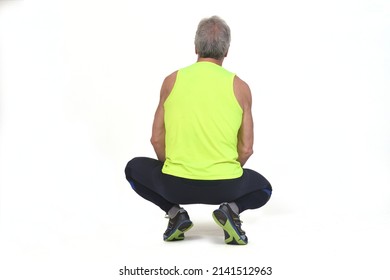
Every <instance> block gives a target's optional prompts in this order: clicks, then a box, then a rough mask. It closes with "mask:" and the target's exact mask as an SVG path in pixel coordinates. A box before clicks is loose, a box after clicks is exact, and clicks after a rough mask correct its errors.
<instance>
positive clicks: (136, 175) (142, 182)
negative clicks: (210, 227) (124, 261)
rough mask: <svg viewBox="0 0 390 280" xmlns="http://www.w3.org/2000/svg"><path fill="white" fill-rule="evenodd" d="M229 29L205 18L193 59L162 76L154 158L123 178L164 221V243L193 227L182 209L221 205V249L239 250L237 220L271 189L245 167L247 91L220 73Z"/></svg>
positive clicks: (249, 123)
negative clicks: (163, 215)
mask: <svg viewBox="0 0 390 280" xmlns="http://www.w3.org/2000/svg"><path fill="white" fill-rule="evenodd" d="M229 46H230V29H229V27H228V25H227V24H226V23H225V21H223V20H222V19H220V18H219V17H217V16H213V17H211V18H207V19H203V20H202V21H201V22H200V23H199V25H198V29H197V32H196V36H195V52H196V54H197V55H198V60H197V62H196V63H194V64H193V65H190V66H188V67H185V68H183V69H180V70H178V71H176V72H174V73H172V74H171V75H169V76H168V77H166V78H165V80H164V82H163V84H162V87H161V93H160V102H159V104H158V107H157V110H156V113H155V117H154V122H153V128H152V137H151V143H152V145H153V147H154V150H155V152H156V155H157V158H158V160H155V159H150V158H144V157H139V158H134V159H132V160H131V161H130V162H129V163H128V164H127V166H126V170H125V173H126V178H127V180H128V181H129V182H130V184H131V186H132V187H133V189H134V190H135V192H137V193H138V194H139V195H140V196H142V197H143V198H145V199H147V200H149V201H151V202H153V203H154V204H156V205H157V206H159V207H160V208H161V209H162V210H164V211H165V212H166V214H167V215H168V217H169V222H168V228H167V230H166V231H165V233H164V235H163V238H164V240H165V241H174V240H182V239H184V232H186V231H187V230H189V229H190V228H191V227H192V225H193V224H192V222H191V220H190V218H189V215H188V213H187V212H186V210H184V209H183V208H182V207H180V204H194V203H202V204H215V205H218V204H220V207H219V208H218V209H216V210H215V211H214V212H213V214H212V216H213V218H214V220H215V222H216V223H217V224H218V225H219V226H220V227H221V228H222V229H223V230H224V233H225V243H227V244H239V245H245V244H247V243H248V238H247V236H246V235H245V232H244V231H243V230H242V229H241V221H240V218H239V214H240V213H242V212H243V211H245V210H247V209H256V208H260V207H261V206H263V205H264V204H266V203H267V201H268V200H269V198H270V196H271V192H272V188H271V185H270V183H269V182H268V181H267V180H266V179H265V178H264V177H263V176H262V175H260V174H259V173H257V172H255V171H253V170H250V169H243V168H242V167H243V166H244V164H245V162H246V161H247V160H248V158H249V157H250V156H251V155H252V153H253V150H252V147H253V120H252V113H251V106H252V98H251V92H250V89H249V87H248V85H247V84H246V83H245V82H244V81H242V80H241V79H240V78H238V77H237V76H236V75H235V74H233V73H231V72H229V71H227V70H225V69H224V68H223V67H222V62H223V60H224V58H225V57H226V56H227V53H228V49H229Z"/></svg>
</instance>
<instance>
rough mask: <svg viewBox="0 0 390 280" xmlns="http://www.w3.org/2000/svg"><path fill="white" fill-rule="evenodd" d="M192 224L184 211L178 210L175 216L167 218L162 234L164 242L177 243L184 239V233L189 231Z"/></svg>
mask: <svg viewBox="0 0 390 280" xmlns="http://www.w3.org/2000/svg"><path fill="white" fill-rule="evenodd" d="M192 226H193V223H192V222H191V220H190V217H189V216H188V213H187V211H186V210H184V209H180V210H179V212H177V214H176V216H175V217H173V218H169V222H168V227H167V230H166V231H165V232H164V236H163V237H164V241H177V240H183V239H184V232H186V231H187V230H189V229H190V228H191V227H192Z"/></svg>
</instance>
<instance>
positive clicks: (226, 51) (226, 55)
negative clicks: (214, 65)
mask: <svg viewBox="0 0 390 280" xmlns="http://www.w3.org/2000/svg"><path fill="white" fill-rule="evenodd" d="M228 53H229V49H228V50H227V51H226V53H225V57H227V55H228Z"/></svg>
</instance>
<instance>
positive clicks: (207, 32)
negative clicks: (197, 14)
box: [195, 16, 230, 60]
mask: <svg viewBox="0 0 390 280" xmlns="http://www.w3.org/2000/svg"><path fill="white" fill-rule="evenodd" d="M229 46H230V28H229V26H228V25H227V24H226V22H225V21H224V20H223V19H221V18H219V17H217V16H212V17H210V18H205V19H202V20H201V21H200V23H199V25H198V29H197V31H196V35H195V51H196V54H197V55H198V56H199V57H200V58H214V59H217V60H221V59H223V58H224V57H226V55H227V53H228V50H229Z"/></svg>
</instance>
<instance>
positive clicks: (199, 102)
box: [162, 62, 243, 180]
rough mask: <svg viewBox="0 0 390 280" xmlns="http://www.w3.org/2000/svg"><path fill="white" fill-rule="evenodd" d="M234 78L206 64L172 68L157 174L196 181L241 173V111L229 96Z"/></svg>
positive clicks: (236, 175)
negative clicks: (162, 151)
mask: <svg viewBox="0 0 390 280" xmlns="http://www.w3.org/2000/svg"><path fill="white" fill-rule="evenodd" d="M234 76H235V75H234V74H233V73H231V72H229V71H227V70H225V69H224V68H222V67H221V66H219V65H217V64H214V63H211V62H197V63H195V64H193V65H191V66H188V67H186V68H183V69H181V70H179V71H178V73H177V77H176V82H175V85H174V87H173V89H172V91H171V93H170V95H169V96H168V98H167V100H166V101H165V103H164V123H165V131H166V135H165V152H166V160H165V164H164V167H163V170H162V171H163V173H165V174H170V175H173V176H177V177H183V178H189V179H199V180H218V179H233V178H238V177H240V176H241V175H242V172H243V171H242V168H241V165H240V163H239V162H238V161H237V158H238V153H237V135H238V130H239V129H240V126H241V122H242V112H243V111H242V109H241V107H240V105H239V104H238V102H237V100H236V97H235V95H234V91H233V80H234Z"/></svg>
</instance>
